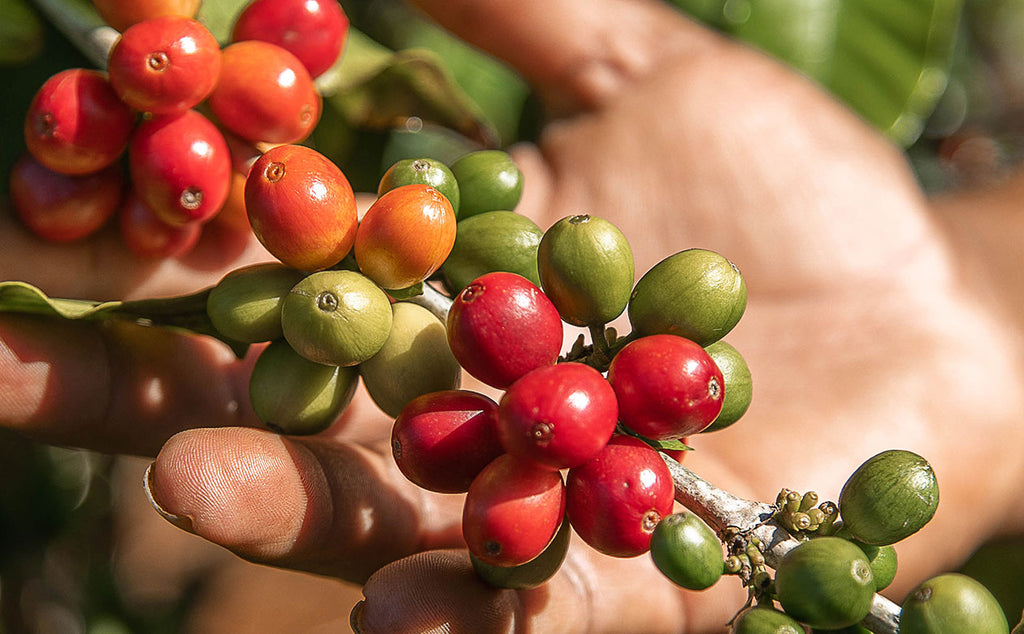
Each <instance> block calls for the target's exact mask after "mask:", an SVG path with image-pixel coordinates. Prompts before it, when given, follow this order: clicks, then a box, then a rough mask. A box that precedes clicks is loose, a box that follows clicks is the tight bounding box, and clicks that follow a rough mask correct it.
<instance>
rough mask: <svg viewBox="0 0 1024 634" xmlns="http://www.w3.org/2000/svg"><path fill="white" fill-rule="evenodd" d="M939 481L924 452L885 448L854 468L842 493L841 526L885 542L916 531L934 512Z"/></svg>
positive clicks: (860, 536)
mask: <svg viewBox="0 0 1024 634" xmlns="http://www.w3.org/2000/svg"><path fill="white" fill-rule="evenodd" d="M938 506H939V485H938V481H937V480H936V478H935V472H934V471H932V467H931V465H930V464H928V461H927V460H925V459H924V458H922V457H921V456H919V455H917V454H915V453H913V452H910V451H904V450H900V449H891V450H888V451H883V452H882V453H879V454H877V455H875V456H873V457H871V458H869V459H868V460H867V461H866V462H864V464H862V465H861V466H860V467H858V468H857V470H856V471H854V473H853V475H851V476H850V478H849V479H848V480H847V481H846V484H844V485H843V489H842V491H841V492H840V494H839V514H840V516H842V518H843V527H844V529H845V530H846V531H847V532H849V533H850V535H852V536H853V537H854V538H855V539H857V540H858V541H861V542H864V543H865V544H871V545H873V546H885V545H887V544H895V543H896V542H898V541H900V540H902V539H905V538H907V537H909V536H910V535H913V534H914V533H916V532H917V531H919V530H920V529H921V528H922V527H923V526H924V525H925V524H927V523H928V521H929V520H931V518H932V516H933V515H935V511H936V509H937V508H938Z"/></svg>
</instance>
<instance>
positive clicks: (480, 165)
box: [451, 150, 523, 219]
mask: <svg viewBox="0 0 1024 634" xmlns="http://www.w3.org/2000/svg"><path fill="white" fill-rule="evenodd" d="M451 170H452V173H453V174H455V180H456V181H457V182H458V184H459V196H460V201H459V218H460V219H464V218H469V217H470V216H475V215H476V214H479V213H483V212H485V211H514V210H515V208H516V205H518V204H519V199H520V197H522V195H523V173H522V172H520V171H519V167H518V166H517V165H516V164H515V162H514V161H513V160H512V157H511V156H509V155H508V153H507V152H504V151H502V150H478V151H476V152H470V153H469V154H464V155H463V156H461V157H459V159H458V160H456V161H455V162H454V163H452V166H451Z"/></svg>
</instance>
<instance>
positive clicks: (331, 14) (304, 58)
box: [231, 0, 349, 78]
mask: <svg viewBox="0 0 1024 634" xmlns="http://www.w3.org/2000/svg"><path fill="white" fill-rule="evenodd" d="M348 27H349V20H348V16H347V15H345V11H344V10H343V9H342V8H341V5H340V4H338V2H337V0H253V2H250V3H249V4H248V5H247V6H246V7H245V9H243V10H242V13H241V14H240V15H239V16H238V20H236V21H235V26H234V29H233V30H232V32H231V41H232V42H240V41H242V40H262V41H264V42H271V43H273V44H277V45H278V46H280V47H281V48H284V49H287V50H288V51H289V52H290V53H292V54H293V55H295V57H297V58H299V61H301V62H302V65H303V66H305V67H306V70H308V71H309V74H310V76H311V77H314V78H316V77H319V76H320V75H321V74H323V72H324V71H326V70H327V69H328V68H330V67H331V66H332V65H334V62H335V61H336V60H337V59H338V56H339V55H341V51H342V49H343V48H344V47H345V40H346V39H347V38H348Z"/></svg>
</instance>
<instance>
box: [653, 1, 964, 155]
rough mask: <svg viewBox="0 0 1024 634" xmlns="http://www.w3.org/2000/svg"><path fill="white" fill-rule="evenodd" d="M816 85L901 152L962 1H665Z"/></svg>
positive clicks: (946, 53) (946, 52) (942, 78)
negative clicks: (823, 88) (845, 104)
mask: <svg viewBox="0 0 1024 634" xmlns="http://www.w3.org/2000/svg"><path fill="white" fill-rule="evenodd" d="M670 1H671V3H672V4H674V5H676V6H677V7H679V8H680V9H683V10H684V11H686V12H688V13H689V14H690V15H692V16H694V17H696V18H698V19H700V20H703V21H704V22H705V23H707V24H709V25H711V26H713V27H715V28H718V29H720V30H722V31H724V32H726V33H728V34H730V35H732V36H734V37H736V38H737V39H740V40H742V41H745V42H747V43H749V44H752V45H754V46H755V47H758V48H760V49H762V50H764V51H766V52H767V53H770V54H772V55H774V56H775V57H777V58H779V59H780V60H782V61H784V62H786V63H787V64H789V65H791V66H792V67H794V68H796V69H797V70H799V71H801V72H803V73H805V74H806V75H807V76H809V77H811V78H813V79H815V80H817V81H818V82H819V83H820V84H821V85H822V86H824V87H825V88H827V89H828V90H830V91H831V92H832V93H833V94H834V95H835V96H837V97H838V98H840V99H842V100H843V101H845V102H846V103H847V104H848V105H849V106H850V107H851V108H853V109H854V110H856V111H857V112H859V113H860V115H861V116H863V117H864V118H865V119H866V120H867V121H868V122H870V123H871V124H873V125H874V126H875V127H877V128H878V129H879V130H881V131H883V132H884V133H885V134H887V135H888V136H889V137H890V138H891V139H892V140H893V141H894V142H896V143H899V144H901V145H903V146H909V145H910V144H911V143H913V142H914V141H915V140H916V139H917V138H918V136H919V135H920V134H921V131H922V129H923V127H924V121H925V119H926V118H927V117H928V115H930V114H931V112H932V110H933V109H934V108H935V105H936V103H937V102H938V100H939V98H940V97H941V96H942V93H943V91H944V90H945V88H946V84H947V82H948V78H949V77H948V74H949V67H950V63H951V59H952V53H953V44H954V40H955V36H956V31H957V25H958V22H959V18H960V12H961V8H962V0H901V1H899V2H894V1H892V0H862V1H860V2H835V1H834V0H756V1H754V0H728V1H726V0H670Z"/></svg>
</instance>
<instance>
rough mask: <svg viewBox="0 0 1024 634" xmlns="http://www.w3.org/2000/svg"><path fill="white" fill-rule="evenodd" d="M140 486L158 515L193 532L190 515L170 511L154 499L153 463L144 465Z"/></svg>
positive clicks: (184, 529)
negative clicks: (144, 471) (144, 469)
mask: <svg viewBox="0 0 1024 634" xmlns="http://www.w3.org/2000/svg"><path fill="white" fill-rule="evenodd" d="M142 488H143V489H145V490H146V498H148V499H149V503H150V504H152V505H153V508H154V509H156V512H157V513H159V514H160V517H162V518H164V519H165V520H167V521H168V522H170V523H171V524H174V525H175V526H177V527H178V528H180V529H181V530H183V531H188V532H189V533H193V532H195V531H193V530H192V518H191V517H188V516H187V515H175V514H174V513H170V512H168V511H167V509H165V508H164V507H162V506H160V503H159V502H157V501H156V497H155V496H154V495H153V463H150V464H149V466H148V467H146V473H145V474H144V475H143V476H142Z"/></svg>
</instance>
